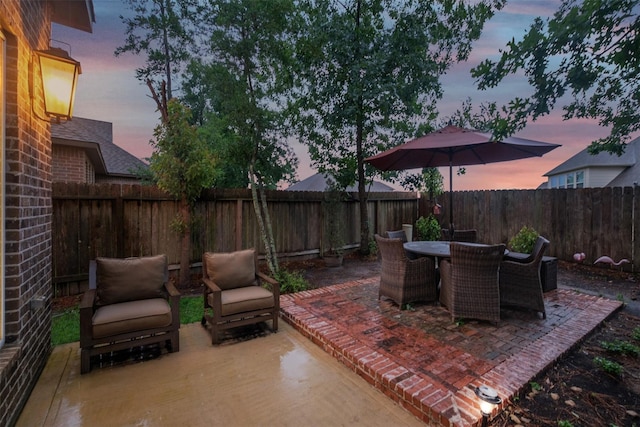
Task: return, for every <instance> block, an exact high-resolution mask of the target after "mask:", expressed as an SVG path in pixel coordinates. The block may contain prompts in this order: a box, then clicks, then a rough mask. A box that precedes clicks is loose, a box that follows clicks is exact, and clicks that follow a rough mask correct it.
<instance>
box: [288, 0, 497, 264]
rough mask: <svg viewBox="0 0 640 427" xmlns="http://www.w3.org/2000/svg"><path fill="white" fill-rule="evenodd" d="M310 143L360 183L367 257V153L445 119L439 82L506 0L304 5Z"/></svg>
mask: <svg viewBox="0 0 640 427" xmlns="http://www.w3.org/2000/svg"><path fill="white" fill-rule="evenodd" d="M301 3H302V5H303V8H304V12H305V14H306V15H305V18H306V23H305V25H304V26H303V27H302V28H303V29H304V31H305V34H304V37H302V38H301V40H300V43H299V45H298V50H297V55H298V58H299V60H300V63H299V64H300V68H299V75H298V77H299V78H300V82H299V84H300V87H301V89H300V94H299V95H300V96H299V97H298V98H297V102H296V103H295V105H294V106H293V111H294V112H296V114H297V115H296V123H297V129H298V131H299V134H300V137H301V140H302V141H303V142H304V143H305V144H307V145H308V147H309V153H310V156H311V159H312V161H313V164H314V166H316V167H317V168H318V169H319V170H320V171H321V172H328V173H330V174H331V175H333V176H334V177H335V179H336V181H337V182H338V183H339V184H341V185H342V186H344V187H346V186H347V185H349V184H353V183H355V182H357V183H358V192H359V200H360V225H361V228H360V251H361V252H362V253H368V251H369V238H370V230H369V222H368V209H367V192H366V188H367V180H371V179H373V176H374V174H375V173H376V172H375V171H374V170H372V169H371V168H368V167H366V166H365V164H364V159H365V158H366V157H368V156H371V155H374V154H377V153H378V152H380V151H382V150H385V149H388V148H390V147H391V146H393V145H396V144H399V143H401V142H403V141H404V139H405V138H407V137H413V136H417V134H418V133H419V132H420V131H421V130H423V129H424V128H423V127H422V126H424V125H429V124H430V122H432V121H433V120H434V119H435V118H436V115H437V110H436V101H437V100H438V99H440V98H441V96H442V87H441V84H440V81H439V78H440V76H442V75H443V74H444V73H445V72H446V71H447V69H448V68H449V67H450V66H451V64H452V63H453V62H455V61H460V60H465V59H467V57H468V56H469V52H470V51H471V43H472V42H473V41H474V40H476V39H477V38H478V37H479V36H480V33H481V30H482V27H483V25H484V23H485V22H486V20H487V19H489V18H490V17H491V16H492V15H493V13H494V9H496V8H501V7H502V6H503V4H504V0H480V1H477V2H456V1H452V0H407V1H403V2H398V1H394V0H371V1H364V0H342V1H338V0H303V1H302V2H301Z"/></svg>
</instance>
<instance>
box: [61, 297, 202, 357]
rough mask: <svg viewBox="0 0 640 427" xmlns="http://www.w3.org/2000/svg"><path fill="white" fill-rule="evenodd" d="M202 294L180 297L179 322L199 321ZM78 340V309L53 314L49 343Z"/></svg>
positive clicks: (183, 323)
mask: <svg viewBox="0 0 640 427" xmlns="http://www.w3.org/2000/svg"><path fill="white" fill-rule="evenodd" d="M202 307H203V305H202V296H201V295H200V296H189V297H182V298H180V324H182V325H186V324H187V323H195V322H199V321H200V319H202ZM74 341H80V310H79V309H78V307H74V308H71V309H69V310H66V311H64V312H62V313H57V314H54V315H53V322H52V325H51V343H52V344H53V345H60V344H66V343H68V342H74Z"/></svg>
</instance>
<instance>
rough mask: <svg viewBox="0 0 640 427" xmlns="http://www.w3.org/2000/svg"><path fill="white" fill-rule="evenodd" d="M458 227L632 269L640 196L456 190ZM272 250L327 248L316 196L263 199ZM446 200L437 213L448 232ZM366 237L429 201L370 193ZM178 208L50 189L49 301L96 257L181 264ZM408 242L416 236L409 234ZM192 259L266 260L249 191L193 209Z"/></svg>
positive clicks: (348, 216) (81, 280) (153, 199)
mask: <svg viewBox="0 0 640 427" xmlns="http://www.w3.org/2000/svg"><path fill="white" fill-rule="evenodd" d="M348 196H349V197H348V199H347V200H345V201H344V202H342V209H341V211H342V212H341V215H342V218H343V224H344V227H342V231H343V233H344V239H343V240H344V242H345V243H346V246H347V247H351V248H354V247H358V246H359V243H360V215H359V209H360V207H359V203H358V201H357V197H358V195H357V193H349V195H348ZM453 196H454V197H453V204H454V211H453V218H454V224H455V225H456V228H459V229H462V228H476V229H477V230H478V237H479V240H480V241H481V242H487V243H498V242H503V243H508V242H509V240H510V239H511V238H512V237H513V236H514V235H515V234H516V233H517V232H518V231H519V230H520V229H521V228H522V227H523V226H525V225H526V226H529V227H533V228H534V229H536V230H537V231H538V232H539V233H540V234H542V235H544V236H545V237H547V238H548V239H549V240H550V241H551V246H550V248H549V255H552V256H555V257H557V258H559V259H562V260H566V261H571V260H572V259H573V254H574V253H576V252H584V253H585V254H586V260H585V261H584V263H586V264H592V263H593V261H595V260H596V259H597V258H598V257H600V256H602V255H608V256H610V257H611V258H613V259H614V260H619V259H621V258H627V259H628V260H630V261H632V263H631V264H626V265H623V266H622V268H624V269H625V270H627V271H637V270H638V267H637V266H639V265H640V250H639V248H638V242H640V226H638V225H639V223H638V221H640V189H639V188H638V187H633V188H632V187H626V188H588V189H576V190H500V191H463V192H454V195H453ZM267 197H268V200H269V211H270V215H271V219H272V225H273V232H274V236H275V240H276V248H277V250H278V255H279V256H280V257H297V256H306V257H315V256H319V255H320V254H321V253H322V251H323V249H324V248H326V247H327V222H328V221H327V214H328V212H327V211H328V208H327V205H326V204H325V203H323V200H324V194H323V193H319V192H287V191H271V192H268V193H267ZM448 201H449V197H448V194H444V195H443V196H442V197H441V198H440V200H439V203H440V204H441V205H442V213H441V215H439V216H438V219H439V220H440V221H441V224H442V226H447V221H448V218H449V214H448V209H449V206H448ZM368 207H369V226H370V230H371V236H373V233H383V232H384V231H386V230H397V229H400V228H401V227H402V224H405V223H408V224H415V221H416V219H417V218H418V217H419V216H420V215H428V214H429V213H430V212H431V207H432V203H431V202H430V201H428V200H426V198H424V197H423V198H418V195H417V194H416V193H405V192H385V193H371V194H370V195H369V204H368ZM177 213H178V203H177V202H176V201H175V200H173V199H172V198H171V197H168V196H167V195H166V194H165V193H163V192H162V191H160V190H158V189H157V188H155V187H150V186H141V185H125V184H94V185H89V184H70V183H56V184H54V186H53V233H52V234H53V280H54V285H55V286H56V295H65V294H73V293H77V292H78V291H80V290H81V289H82V288H83V287H84V286H86V280H87V274H88V268H89V267H88V266H89V260H91V259H93V258H95V257H96V256H108V257H127V256H141V255H150V254H158V253H166V254H167V256H168V258H169V263H170V264H172V268H174V269H175V268H177V265H178V264H179V260H180V258H179V257H180V239H179V237H178V235H177V233H175V232H174V231H172V228H171V223H172V222H173V221H174V219H175V218H176V214H177ZM414 236H415V230H414ZM191 243H192V245H191V261H192V264H193V265H194V266H196V267H197V266H199V262H200V260H201V257H202V253H203V252H205V251H217V252H220V251H233V250H236V249H243V248H249V247H255V248H257V249H258V251H259V252H260V253H264V250H263V245H262V242H261V239H260V234H259V231H258V227H257V223H256V220H255V214H254V210H253V203H252V200H251V194H250V191H249V190H215V191H213V190H212V191H207V192H205V193H204V194H203V195H202V197H201V199H200V200H199V201H198V203H197V205H196V214H195V224H194V227H193V229H192V242H191Z"/></svg>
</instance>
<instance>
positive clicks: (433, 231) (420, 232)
mask: <svg viewBox="0 0 640 427" xmlns="http://www.w3.org/2000/svg"><path fill="white" fill-rule="evenodd" d="M416 236H417V238H418V240H440V223H439V222H438V220H437V219H436V218H435V217H434V216H433V215H432V214H429V216H427V217H424V216H421V217H420V218H418V220H417V221H416Z"/></svg>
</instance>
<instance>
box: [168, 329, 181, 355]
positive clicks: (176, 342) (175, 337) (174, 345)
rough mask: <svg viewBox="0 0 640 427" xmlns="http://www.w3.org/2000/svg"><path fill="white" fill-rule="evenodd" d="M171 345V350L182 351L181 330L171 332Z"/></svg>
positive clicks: (173, 351) (174, 351)
mask: <svg viewBox="0 0 640 427" xmlns="http://www.w3.org/2000/svg"><path fill="white" fill-rule="evenodd" d="M169 343H170V345H171V352H172V353H177V352H179V351H180V332H179V331H175V332H172V333H171V339H170V340H169Z"/></svg>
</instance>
